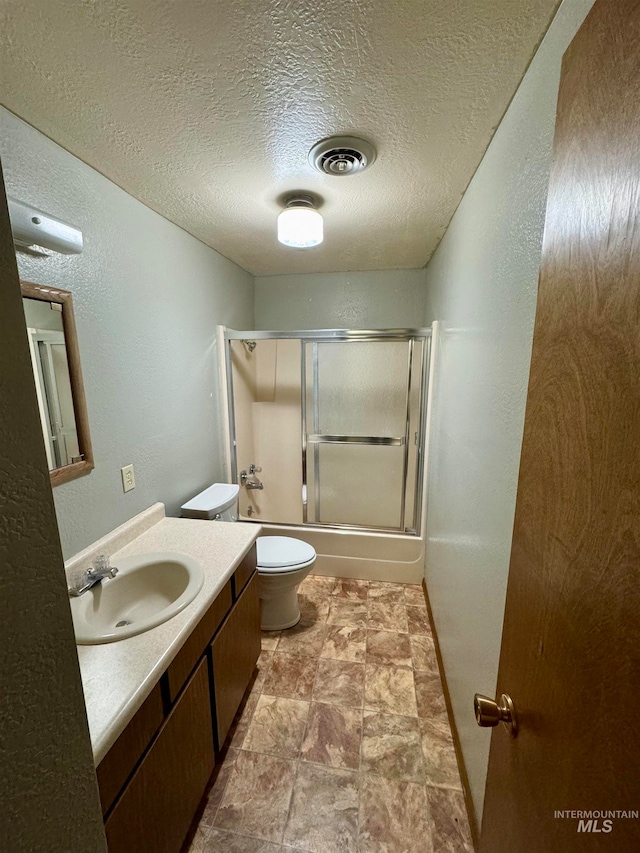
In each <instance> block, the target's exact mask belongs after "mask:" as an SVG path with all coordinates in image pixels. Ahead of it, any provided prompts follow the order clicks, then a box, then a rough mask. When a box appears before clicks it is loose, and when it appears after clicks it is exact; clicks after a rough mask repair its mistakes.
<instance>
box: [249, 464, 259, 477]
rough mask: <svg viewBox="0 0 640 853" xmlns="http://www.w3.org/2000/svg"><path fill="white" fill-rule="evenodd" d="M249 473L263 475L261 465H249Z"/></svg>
mask: <svg viewBox="0 0 640 853" xmlns="http://www.w3.org/2000/svg"><path fill="white" fill-rule="evenodd" d="M249 473H250V474H261V473H262V468H261V466H260V465H255V464H254V463H253V462H252V463H251V465H249Z"/></svg>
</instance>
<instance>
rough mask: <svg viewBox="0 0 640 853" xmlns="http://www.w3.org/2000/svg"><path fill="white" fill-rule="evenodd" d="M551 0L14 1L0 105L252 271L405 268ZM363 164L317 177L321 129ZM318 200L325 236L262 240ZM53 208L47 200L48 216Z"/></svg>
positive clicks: (464, 168) (467, 169) (482, 136)
mask: <svg viewBox="0 0 640 853" xmlns="http://www.w3.org/2000/svg"><path fill="white" fill-rule="evenodd" d="M556 6H557V0H528V2H526V3H523V2H522V0H393V2H390V0H351V2H349V0H316V2H301V0H128V1H127V0H55V2H54V0H20V2H17V0H12V2H9V4H8V5H7V4H5V8H4V13H3V17H4V19H5V20H4V27H3V28H4V33H3V37H4V39H3V40H4V43H5V49H4V58H3V61H2V92H3V94H2V97H3V101H4V103H5V105H6V106H7V107H8V108H9V109H10V110H12V111H13V112H15V113H17V114H18V115H19V116H21V117H22V118H24V119H25V120H26V121H28V122H29V123H31V124H32V125H34V126H35V127H36V128H38V129H39V130H41V131H42V132H43V133H45V134H47V135H48V136H50V137H51V138H52V139H53V140H55V141H56V142H58V143H59V144H60V145H62V146H63V147H65V148H67V149H68V150H69V151H71V152H72V153H73V154H75V155H76V156H78V157H80V158H81V159H82V160H84V161H85V162H87V163H89V164H90V165H92V166H94V167H95V168H96V169H98V170H100V171H101V172H102V173H103V174H105V175H106V176H107V177H109V178H111V179H112V180H113V181H115V182H116V183H117V184H119V185H120V186H121V187H123V188H124V189H126V190H127V191H128V192H130V193H131V194H132V195H134V196H136V197H137V198H138V199H140V200H141V201H143V202H145V204H147V205H149V206H150V207H152V208H153V209H154V210H156V211H158V212H159V213H161V214H163V215H164V216H166V217H167V218H168V219H170V220H171V221H173V222H175V223H177V224H178V225H180V226H182V227H183V228H185V229H186V230H187V231H189V232H191V233H192V234H194V235H195V236H196V237H199V238H200V239H201V240H203V241H204V242H205V243H207V244H209V245H210V246H213V247H214V248H215V249H217V250H218V251H219V252H222V254H224V255H226V256H227V257H229V258H232V259H233V260H234V261H236V262H237V263H238V264H240V265H241V266H243V267H244V268H245V269H247V270H249V271H251V272H252V273H254V274H258V275H261V274H272V273H287V272H318V271H324V272H326V271H339V270H366V269H391V268H411V267H419V266H422V265H424V264H425V263H426V261H427V260H428V258H429V256H430V254H431V253H432V251H433V250H434V248H435V246H436V245H437V243H438V240H439V239H440V238H441V236H442V234H443V233H444V231H445V229H446V226H447V224H448V222H449V219H450V218H451V216H452V214H453V212H454V210H455V208H456V206H457V204H458V202H459V200H460V197H461V195H462V193H463V192H464V190H465V187H466V185H467V183H468V182H469V180H470V178H471V176H472V174H473V172H474V170H475V168H476V166H477V165H478V163H479V161H480V159H481V157H482V155H483V153H484V151H485V149H486V147H487V145H488V143H489V140H490V138H491V134H492V132H493V130H494V129H495V126H496V125H497V123H498V122H499V121H500V118H501V116H502V114H503V112H504V110H505V108H506V106H507V104H508V102H509V100H510V98H511V96H512V95H513V93H514V91H515V89H516V88H517V86H518V83H519V81H520V79H521V77H522V74H523V72H524V70H525V68H526V65H527V63H528V61H529V60H530V58H531V56H532V54H533V52H534V50H535V47H536V45H537V43H538V41H539V40H540V37H541V36H542V34H543V33H544V31H545V29H546V27H547V25H548V23H549V20H550V18H551V16H552V14H553V11H554V9H555V7H556ZM338 132H343V133H350V134H353V135H360V136H365V137H367V138H368V139H370V140H371V141H373V142H374V143H375V145H376V147H377V149H378V160H377V161H376V163H375V164H374V165H373V166H372V167H371V169H370V170H368V171H367V172H365V173H363V174H361V175H354V176H350V177H329V176H324V175H320V174H318V173H316V172H315V171H314V170H313V169H312V168H311V167H310V166H309V165H308V163H307V152H308V150H309V148H310V147H311V146H312V145H313V143H315V142H316V141H317V140H318V139H321V138H322V137H325V136H328V135H330V134H333V133H338ZM295 189H307V190H310V191H312V192H315V193H317V194H318V195H320V196H321V197H322V198H323V199H324V204H323V206H322V212H323V214H324V217H325V242H324V244H323V245H322V246H319V247H317V248H314V249H305V250H300V249H297V250H296V249H287V248H285V247H282V246H280V245H279V244H278V242H277V240H276V216H277V214H278V211H279V209H280V208H279V205H278V198H279V197H280V196H281V195H282V194H283V193H284V192H286V191H288V190H295ZM51 212H52V213H54V214H55V213H56V211H51Z"/></svg>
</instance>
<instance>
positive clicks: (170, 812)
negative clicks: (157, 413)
mask: <svg viewBox="0 0 640 853" xmlns="http://www.w3.org/2000/svg"><path fill="white" fill-rule="evenodd" d="M161 510H162V511H161V513H160V510H158V508H157V507H155V508H151V510H148V511H147V514H149V513H151V516H152V515H153V513H154V512H155V514H156V517H155V518H152V517H151V516H149V517H147V519H146V523H151V526H149V527H148V529H146V530H144V532H143V533H142V534H141V535H138V536H135V538H133V539H132V540H131V541H130V542H129V543H128V544H127V545H126V546H125V547H124V548H120V550H117V551H113V550H112V551H111V554H110V555H111V557H112V561H113V563H114V565H117V563H118V558H119V557H123V556H127V555H131V554H135V553H144V552H145V551H150V550H155V549H160V550H163V549H169V548H170V549H171V550H173V551H177V552H182V553H186V554H188V555H190V556H192V557H193V558H194V559H197V560H198V561H199V562H200V564H201V565H202V567H203V569H204V573H205V582H204V585H203V589H202V590H201V592H200V593H199V595H198V597H197V598H196V599H195V600H194V601H193V602H192V604H191V605H189V606H188V607H187V608H186V609H185V610H184V611H183V612H182V613H180V614H178V615H177V616H175V617H173V618H172V619H171V620H169V621H168V622H166V623H164V624H163V625H159V626H158V627H156V628H154V629H152V630H150V631H147V632H145V633H143V634H139V635H137V636H134V637H130V638H128V639H125V640H121V641H119V642H115V643H109V644H103V645H93V646H80V647H79V648H78V652H79V660H80V668H81V673H82V677H83V685H84V689H85V700H86V704H87V716H88V719H89V728H90V731H91V737H92V744H93V749H94V759H95V761H96V772H97V777H98V787H99V791H100V800H101V803H102V810H103V815H104V820H105V832H106V836H107V843H108V849H109V851H110V853H125V851H126V853H130V851H132V850H136V851H145V850H148V851H154V853H178V851H179V850H180V848H181V846H182V844H183V842H184V840H185V837H186V836H187V834H188V830H189V827H190V825H191V823H192V821H193V818H194V816H195V814H196V811H197V809H198V805H199V804H200V802H201V800H202V796H203V794H204V792H205V790H206V787H207V784H208V782H209V780H210V778H211V775H212V773H213V771H214V769H215V766H216V762H217V761H218V758H219V756H220V753H221V750H222V748H223V746H224V743H225V740H226V738H227V735H228V733H229V730H230V728H231V724H232V722H233V719H234V716H235V714H236V712H237V710H238V708H239V706H240V704H241V702H242V699H243V696H244V694H245V692H246V690H247V688H248V687H249V685H250V683H251V679H252V676H253V673H254V670H255V665H256V661H257V659H258V655H259V653H260V599H259V596H258V575H257V572H256V546H255V539H256V537H257V535H258V533H259V528H257V527H254V526H253V525H238V524H215V525H214V524H205V523H203V522H198V521H193V520H188V519H185V520H180V519H166V518H164V517H163V516H164V508H161ZM145 515H146V514H145V513H142V514H141V516H138V517H136V519H134V520H133V521H132V522H130V524H132V525H133V526H134V527H135V525H136V524H140V523H141V522H140V520H141V519H142V517H143V516H145ZM125 527H126V525H125ZM135 532H139V529H138V530H136V531H135ZM115 533H116V534H117V533H118V531H116V532H115ZM116 538H117V537H116ZM106 539H108V537H107V538H106ZM116 544H117V545H121V544H122V543H121V542H117V543H116ZM99 547H102V548H105V540H102V541H101V543H96V546H95V548H99ZM95 548H94V550H95ZM105 550H106V551H107V553H109V549H108V548H105ZM86 555H87V552H85V554H84V555H79V557H78V558H76V559H75V562H79V561H80V559H84V560H85V561H86Z"/></svg>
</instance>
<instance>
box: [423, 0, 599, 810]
mask: <svg viewBox="0 0 640 853" xmlns="http://www.w3.org/2000/svg"><path fill="white" fill-rule="evenodd" d="M591 5H592V0H564V3H563V4H562V6H561V7H560V10H559V12H558V14H557V17H556V19H555V20H554V22H553V23H552V25H551V27H550V29H549V31H548V33H547V35H546V37H545V39H544V41H543V42H542V44H541V46H540V49H539V50H538V53H537V54H536V56H535V58H534V60H533V62H532V63H531V66H530V68H529V70H528V71H527V74H526V75H525V77H524V79H523V81H522V84H521V86H520V88H519V89H518V91H517V93H516V95H515V97H514V99H513V101H512V103H511V105H510V107H509V110H508V111H507V113H506V115H505V117H504V119H503V121H502V123H501V125H500V127H499V128H498V130H497V132H496V134H495V136H494V138H493V141H492V143H491V145H490V146H489V149H488V150H487V152H486V154H485V157H484V159H483V161H482V163H481V165H480V167H479V169H478V171H477V173H476V175H475V177H474V179H473V180H472V182H471V184H470V185H469V188H468V189H467V192H466V193H465V196H464V198H463V200H462V202H461V204H460V206H459V208H458V211H457V213H456V214H455V216H454V217H453V220H452V221H451V224H450V226H449V229H448V231H447V233H446V234H445V236H444V238H443V240H442V242H441V244H440V246H439V248H438V249H437V251H436V253H435V255H434V256H433V258H432V260H431V262H430V263H429V265H428V267H427V270H426V281H427V294H428V298H429V311H428V313H427V319H428V320H429V321H430V320H431V319H434V318H435V319H438V320H440V321H441V325H442V329H441V348H440V352H439V353H438V361H439V368H438V376H437V378H436V400H435V407H434V419H433V442H432V447H431V454H430V468H429V471H430V487H429V514H428V527H427V542H426V579H427V585H428V588H429V596H430V599H431V605H432V608H433V615H434V619H435V623H436V628H437V631H438V636H439V639H440V646H441V649H442V657H443V661H444V667H445V672H446V676H447V682H448V685H449V690H450V694H451V701H452V704H453V711H454V715H455V719H456V725H457V728H458V732H459V734H460V741H461V744H462V750H463V753H464V759H465V764H466V768H467V772H468V775H469V780H470V784H471V789H472V793H473V799H474V803H475V808H476V811H477V813H478V815H480V814H481V812H482V804H483V797H484V786H485V777H486V770H487V759H488V752H489V739H490V732H489V731H488V730H483V729H479V728H478V727H477V726H476V723H475V719H474V715H473V694H474V693H475V692H479V693H486V694H488V695H493V694H494V691H495V687H496V677H497V670H498V658H499V653H500V637H501V632H502V618H503V612H504V600H505V590H506V583H507V574H508V568H509V552H510V547H511V533H512V527H513V515H514V509H515V497H516V486H517V477H518V465H519V458H520V445H521V441H522V429H523V423H524V408H525V400H526V391H527V381H528V373H529V360H530V354H531V340H532V334H533V323H534V315H535V305H536V292H537V281H538V268H539V264H540V247H541V242H542V231H543V226H544V210H545V202H546V192H547V183H548V177H549V168H550V164H551V152H552V142H553V131H554V122H555V112H556V100H557V92H558V81H559V74H560V62H561V58H562V54H563V52H564V50H565V49H566V47H567V45H568V44H569V42H570V41H571V39H572V38H573V35H574V34H575V32H576V30H577V29H578V27H579V26H580V23H581V22H582V20H583V19H584V17H585V16H586V14H587V12H588V11H589V9H590V7H591ZM505 686H507V685H505Z"/></svg>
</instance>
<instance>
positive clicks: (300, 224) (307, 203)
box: [278, 194, 324, 249]
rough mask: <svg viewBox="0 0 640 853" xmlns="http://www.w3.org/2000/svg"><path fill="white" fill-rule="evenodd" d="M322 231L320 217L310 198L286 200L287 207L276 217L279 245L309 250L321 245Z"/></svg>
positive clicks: (296, 197) (305, 196)
mask: <svg viewBox="0 0 640 853" xmlns="http://www.w3.org/2000/svg"><path fill="white" fill-rule="evenodd" d="M323 231H324V229H323V222H322V216H321V214H320V213H318V211H317V210H316V209H315V206H314V200H313V198H312V197H311V196H307V195H302V194H300V195H296V196H292V197H291V198H289V199H287V206H286V207H285V209H284V210H283V211H282V212H281V213H280V214H279V216H278V240H279V241H280V242H281V243H283V244H284V245H285V246H292V247H293V248H296V249H309V248H311V247H312V246H319V245H320V243H322V239H323V236H324V234H323Z"/></svg>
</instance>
